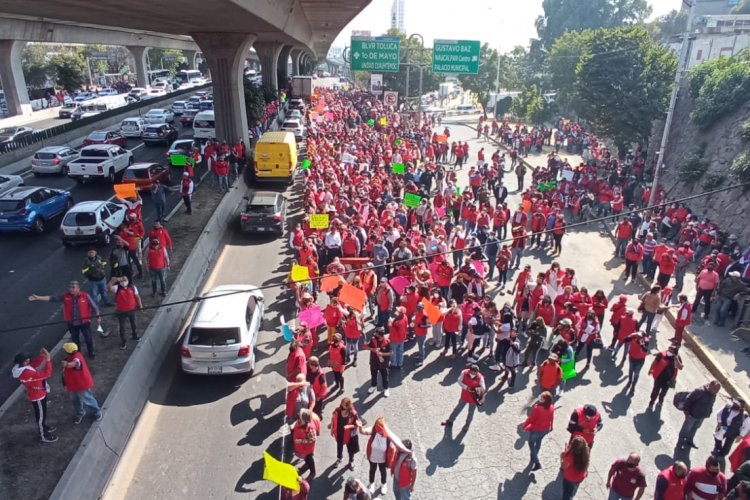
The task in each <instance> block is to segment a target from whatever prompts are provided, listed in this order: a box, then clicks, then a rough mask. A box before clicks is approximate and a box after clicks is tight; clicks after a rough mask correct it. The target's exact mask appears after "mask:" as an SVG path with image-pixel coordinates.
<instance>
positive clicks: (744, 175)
mask: <svg viewBox="0 0 750 500" xmlns="http://www.w3.org/2000/svg"><path fill="white" fill-rule="evenodd" d="M729 171H730V172H731V174H732V176H734V177H735V178H737V179H738V180H739V181H740V182H750V153H749V152H747V151H745V152H743V153H740V154H739V155H737V157H736V158H735V159H734V161H733V162H732V166H731V167H730V168H729Z"/></svg>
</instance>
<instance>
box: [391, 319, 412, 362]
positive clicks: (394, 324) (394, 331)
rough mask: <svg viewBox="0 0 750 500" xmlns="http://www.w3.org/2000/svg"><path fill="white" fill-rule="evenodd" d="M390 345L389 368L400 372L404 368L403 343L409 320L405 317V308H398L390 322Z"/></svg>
mask: <svg viewBox="0 0 750 500" xmlns="http://www.w3.org/2000/svg"><path fill="white" fill-rule="evenodd" d="M389 326H390V332H391V333H390V336H389V340H390V343H391V352H392V356H391V367H392V368H395V369H397V370H400V369H401V368H402V367H403V366H404V343H405V342H406V334H407V331H408V328H409V318H407V317H406V308H405V307H403V306H399V307H397V308H396V312H395V314H394V315H393V318H392V319H391V320H390V323H389Z"/></svg>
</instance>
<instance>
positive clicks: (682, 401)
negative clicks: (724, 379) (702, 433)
mask: <svg viewBox="0 0 750 500" xmlns="http://www.w3.org/2000/svg"><path fill="white" fill-rule="evenodd" d="M720 390H721V384H720V383H719V382H718V381H716V380H712V381H711V382H709V383H708V384H706V385H703V386H701V387H698V388H697V389H695V390H693V391H692V392H678V393H677V394H675V395H674V405H675V407H676V408H677V409H678V410H681V411H682V412H683V413H684V414H685V421H684V422H683V423H682V428H681V429H680V436H679V438H678V440H677V446H678V447H679V448H680V449H681V450H684V449H685V448H686V447H689V448H698V447H697V446H696V445H695V443H694V442H693V439H694V438H695V433H696V432H698V429H699V428H700V426H701V424H702V423H703V421H704V420H705V419H707V418H708V417H709V416H711V412H712V411H713V407H714V402H715V401H716V395H717V394H718V393H719V391H720Z"/></svg>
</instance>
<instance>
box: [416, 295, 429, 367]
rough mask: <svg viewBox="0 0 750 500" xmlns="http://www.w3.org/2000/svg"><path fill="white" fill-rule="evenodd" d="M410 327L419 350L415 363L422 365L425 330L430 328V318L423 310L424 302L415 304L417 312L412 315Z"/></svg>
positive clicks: (425, 338)
mask: <svg viewBox="0 0 750 500" xmlns="http://www.w3.org/2000/svg"><path fill="white" fill-rule="evenodd" d="M412 328H414V335H415V336H416V339H417V348H418V350H419V359H418V360H417V363H416V364H417V366H422V364H423V363H424V360H425V349H424V344H425V342H426V340H427V330H428V329H429V328H430V320H429V319H428V318H427V314H426V313H425V312H424V304H423V303H422V302H420V303H418V304H417V312H416V314H415V315H414V320H413V322H412Z"/></svg>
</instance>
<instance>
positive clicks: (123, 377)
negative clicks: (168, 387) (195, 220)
mask: <svg viewBox="0 0 750 500" xmlns="http://www.w3.org/2000/svg"><path fill="white" fill-rule="evenodd" d="M240 185H241V186H242V187H241V188H240V189H236V190H232V191H230V193H229V194H227V195H226V196H225V197H224V199H223V200H222V201H221V203H219V205H218V207H217V208H216V211H215V212H214V214H213V215H212V216H211V219H209V221H208V224H206V227H205V228H204V229H203V233H202V235H201V236H200V238H199V239H198V242H197V243H196V245H195V247H194V248H193V251H192V252H191V253H190V255H189V256H188V258H187V260H186V261H185V265H184V266H183V267H182V271H181V272H180V274H179V275H178V276H177V279H176V280H175V282H174V283H173V284H172V287H171V289H170V292H169V294H168V295H167V297H166V299H165V301H164V302H165V303H174V302H179V301H183V300H190V299H192V298H193V297H195V295H196V294H198V293H199V291H200V290H201V287H202V286H203V283H204V281H205V278H206V276H207V274H208V271H209V269H210V268H211V267H212V266H213V264H214V262H215V261H216V258H217V256H218V254H219V250H220V248H221V243H222V236H223V234H224V232H225V231H226V230H227V228H228V227H229V225H230V222H231V221H232V218H233V216H234V215H235V214H236V210H237V207H238V206H239V204H240V201H241V200H242V197H243V196H244V195H245V194H246V192H247V189H245V188H244V184H240ZM190 307H191V303H190V302H187V303H184V304H179V305H174V306H169V307H165V308H162V309H159V310H158V312H157V313H156V315H155V316H154V319H153V321H152V322H151V324H150V325H149V326H148V328H147V329H146V331H145V332H144V335H143V340H141V342H140V343H139V344H138V347H137V348H136V350H135V352H134V353H133V355H132V356H131V357H130V359H129V360H128V362H127V364H126V365H125V367H124V368H123V371H122V373H121V374H120V377H119V378H118V380H117V382H116V383H115V386H114V387H113V388H112V391H111V392H110V393H109V396H108V397H107V399H106V401H105V402H104V405H103V408H104V418H103V419H102V421H101V422H95V423H94V424H93V425H92V426H91V428H90V429H89V431H88V433H87V434H86V437H85V438H84V439H83V442H82V443H81V446H80V447H79V448H78V451H77V452H76V454H75V456H74V457H73V459H72V460H71V462H70V464H68V468H67V469H66V470H65V473H64V474H63V476H62V478H61V479H60V482H59V483H58V484H57V487H56V488H55V490H54V491H53V492H52V495H51V497H50V498H51V499H53V500H58V499H60V500H67V499H71V498H96V497H98V496H99V494H100V492H101V491H103V490H104V488H105V487H106V485H107V483H108V481H109V478H110V476H111V474H112V473H113V471H114V469H115V467H116V466H117V462H118V460H119V458H120V456H121V455H122V453H123V451H124V450H125V446H126V445H127V442H128V439H129V438H130V434H131V432H132V431H133V428H134V427H135V425H136V422H137V420H138V417H139V416H140V414H141V411H142V409H143V407H144V405H145V403H146V400H147V398H148V396H149V393H150V392H151V388H152V386H153V385H154V383H155V382H156V377H157V374H158V367H159V366H160V365H161V363H162V361H163V360H164V358H165V357H166V355H167V353H168V351H169V349H170V347H171V346H172V345H173V343H174V341H175V339H176V337H177V335H178V334H179V333H180V332H179V331H177V330H176V329H177V328H180V327H181V325H182V324H183V323H184V321H185V319H186V318H187V314H188V312H189V310H190Z"/></svg>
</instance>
